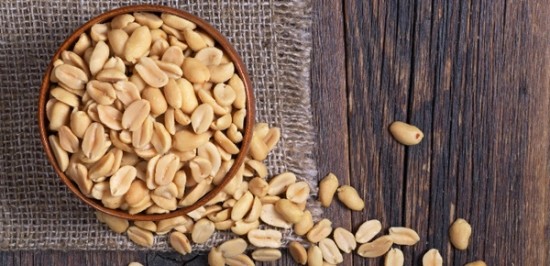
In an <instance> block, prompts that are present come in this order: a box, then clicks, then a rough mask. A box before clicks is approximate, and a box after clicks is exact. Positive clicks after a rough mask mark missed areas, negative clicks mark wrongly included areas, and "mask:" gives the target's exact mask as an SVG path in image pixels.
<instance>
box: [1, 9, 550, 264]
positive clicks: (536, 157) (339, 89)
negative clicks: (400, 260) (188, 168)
mask: <svg viewBox="0 0 550 266" xmlns="http://www.w3.org/2000/svg"><path fill="white" fill-rule="evenodd" d="M312 2H313V28H312V33H313V51H312V64H311V66H312V70H311V83H312V104H313V114H314V117H315V121H314V122H315V126H316V128H317V130H318V131H317V132H318V134H319V147H321V148H320V149H319V150H318V152H317V153H318V163H319V177H320V178H321V177H322V176H323V175H324V174H326V173H327V172H329V171H333V172H334V173H336V174H337V175H338V176H339V178H340V182H341V183H348V182H349V183H351V184H352V185H354V186H356V187H357V188H359V190H360V194H361V195H362V196H363V197H364V198H365V199H366V202H367V208H366V210H365V211H363V212H354V213H350V212H349V211H347V210H345V209H343V208H342V206H341V205H340V204H339V203H336V204H333V205H332V206H331V207H330V208H329V209H327V210H326V212H325V216H326V217H329V218H330V219H331V220H333V221H335V223H334V225H335V226H343V227H347V228H350V227H351V228H353V229H356V227H357V226H358V225H359V224H360V223H361V222H362V221H364V220H365V219H373V218H377V219H380V220H381V221H382V224H383V225H384V226H385V227H386V228H387V227H389V226H409V227H412V228H414V229H416V230H417V231H418V233H419V235H420V236H421V239H422V240H421V241H420V242H419V243H418V244H417V245H415V246H413V247H402V250H403V251H404V253H405V257H406V265H419V264H420V261H421V257H422V255H423V253H424V252H425V251H426V250H428V249H430V248H437V249H439V250H440V252H441V254H442V255H443V257H444V261H445V265H463V264H464V263H466V262H469V261H473V260H477V259H484V260H485V261H486V262H487V264H488V265H550V244H549V242H548V238H549V237H550V179H549V178H548V177H549V176H550V167H549V165H550V164H549V163H550V119H549V117H548V114H549V113H550V90H549V88H550V6H549V5H548V4H547V3H546V2H545V1H542V0H533V1H527V0H520V1H511V0H498V1H475V0H465V1H461V0H453V1H446V0H433V1H431V0H430V1H424V0H415V1H398V0H390V1H380V0H374V1H361V0H353V1H352V0H349V1H328V0H324V1H312ZM394 120H403V121H407V122H410V123H413V124H415V125H417V126H419V127H420V128H421V129H423V130H424V133H425V139H424V141H423V142H422V143H421V144H419V145H417V146H414V147H404V146H401V145H399V144H398V143H396V142H395V141H394V140H393V139H392V138H391V136H390V134H389V132H388V131H387V127H388V126H389V124H390V123H391V122H392V121H394ZM458 217H462V218H466V219H467V220H469V221H470V223H471V224H472V227H473V237H472V240H471V244H470V248H468V250H466V251H460V252H459V251H456V250H454V249H453V248H452V247H451V246H450V244H449V242H448V236H447V230H448V227H449V225H450V223H452V222H453V221H454V220H455V219H456V218H458ZM130 261H140V262H144V264H147V265H204V264H205V262H206V260H205V256H204V255H203V256H196V255H190V256H186V257H182V256H180V255H178V254H177V253H173V252H172V253H155V252H146V253H142V252H92V251H90V252H70V253H67V252H60V251H39V252H32V251H13V252H0V264H1V265H32V264H35V263H36V264H44V265H86V264H87V265H126V264H127V263H128V262H130ZM382 264H383V263H382V259H369V260H368V259H364V258H361V257H358V256H356V255H355V256H350V255H346V256H345V261H344V265H382ZM278 265H294V263H293V262H292V261H291V259H290V258H289V256H288V254H286V253H285V255H284V259H283V261H281V263H280V264H278Z"/></svg>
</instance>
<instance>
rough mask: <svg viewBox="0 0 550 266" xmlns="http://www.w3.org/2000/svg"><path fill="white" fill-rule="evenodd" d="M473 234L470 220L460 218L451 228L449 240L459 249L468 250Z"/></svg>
mask: <svg viewBox="0 0 550 266" xmlns="http://www.w3.org/2000/svg"><path fill="white" fill-rule="evenodd" d="M471 235H472V226H470V224H469V223H468V221H466V220H464V219H462V218H459V219H456V221H455V222H454V223H453V224H452V225H451V227H450V228H449V240H450V241H451V244H453V246H454V247H455V248H456V249H458V250H466V249H467V248H468V244H469V242H470V236H471Z"/></svg>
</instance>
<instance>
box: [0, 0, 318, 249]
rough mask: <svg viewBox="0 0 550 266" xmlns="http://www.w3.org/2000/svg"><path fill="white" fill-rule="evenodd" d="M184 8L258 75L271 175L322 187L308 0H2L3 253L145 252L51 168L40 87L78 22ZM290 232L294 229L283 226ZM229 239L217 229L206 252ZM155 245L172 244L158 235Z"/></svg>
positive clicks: (260, 113) (0, 166)
mask: <svg viewBox="0 0 550 266" xmlns="http://www.w3.org/2000/svg"><path fill="white" fill-rule="evenodd" d="M143 3H147V4H160V5H166V6H171V7H175V8H179V9H182V10H186V11H188V12H190V13H193V14H195V15H198V16H200V17H202V18H204V19H205V20H206V21H208V22H210V23H211V24H213V25H214V26H215V27H216V28H217V29H218V30H219V31H220V32H222V34H224V35H225V36H226V37H227V38H228V40H229V41H230V42H231V43H232V44H233V45H234V47H235V48H236V50H237V51H238V52H239V54H240V55H241V57H242V59H243V61H244V62H245V64H246V66H247V68H248V71H249V74H250V77H251V79H252V82H253V85H254V89H255V96H256V108H257V115H256V121H261V122H268V123H269V124H270V125H273V126H278V127H280V128H281V131H282V133H283V137H282V140H281V142H280V143H279V145H278V147H277V148H276V150H275V151H274V152H273V153H272V154H271V155H270V157H269V158H268V161H267V164H268V167H269V171H270V174H277V173H279V172H282V171H286V170H289V171H293V172H295V173H296V174H297V176H298V177H299V178H300V179H304V180H306V181H308V182H310V185H312V186H316V184H315V182H314V180H315V179H316V175H317V173H316V164H315V161H314V160H313V156H314V149H315V145H316V141H315V134H314V130H313V128H312V124H311V123H312V117H311V105H310V98H309V97H310V94H309V90H310V88H309V62H310V60H309V59H310V48H311V39H310V33H309V29H310V23H311V22H310V13H311V10H310V6H311V3H310V2H309V1H308V0H305V1H282V0H281V1H276V0H271V1H260V0H257V1H252V0H245V1H231V0H216V1H191V0H182V1H175V0H170V1H131V0H123V1H76V0H74V1H72V0H65V1H46V0H30V1H23V0H7V1H6V0H4V1H1V2H0V123H1V124H0V250H14V249H84V250H104V249H105V250H106V249H109V250H126V249H139V248H137V247H136V246H135V245H133V244H132V243H131V242H129V241H128V240H127V238H126V236H121V235H116V234H114V233H112V232H110V231H109V230H107V229H106V227H105V226H103V225H101V224H100V223H99V222H98V221H97V220H96V219H95V216H94V214H93V211H92V209H91V208H89V207H87V206H86V205H85V204H84V203H82V202H80V201H79V200H78V199H76V198H75V197H74V196H73V195H72V194H71V192H70V191H69V190H68V189H67V188H66V187H64V185H63V184H62V183H61V181H60V180H59V178H58V177H57V176H56V174H55V173H54V172H53V169H52V168H51V167H50V166H49V164H48V162H47V160H46V158H45V156H44V153H43V149H42V147H41V144H40V140H39V138H38V137H39V134H38V126H37V116H36V115H37V101H38V90H39V86H40V82H41V78H42V74H43V71H44V70H45V68H46V66H47V64H48V63H49V60H50V57H51V55H52V54H53V53H54V52H55V50H56V49H57V47H58V46H59V45H60V44H61V43H62V42H63V40H64V39H65V38H66V37H67V36H68V35H69V34H70V33H71V32H72V31H74V30H75V29H76V28H77V27H79V26H80V25H82V24H83V23H85V22H86V21H87V20H88V19H90V18H91V17H94V16H96V15H98V14H100V13H101V12H104V11H107V10H110V9H113V8H117V7H120V6H127V5H134V4H143ZM284 233H285V236H287V237H288V236H289V233H290V232H284ZM227 237H228V234H225V233H218V234H216V235H215V236H214V237H213V238H212V240H211V241H209V242H207V243H205V244H204V245H200V246H196V247H195V250H205V249H207V248H208V247H209V246H211V245H214V244H216V243H218V242H219V241H221V240H223V239H225V238H227ZM153 249H156V250H165V249H168V245H167V244H166V241H165V239H163V237H159V238H157V239H156V244H155V246H154V248H153Z"/></svg>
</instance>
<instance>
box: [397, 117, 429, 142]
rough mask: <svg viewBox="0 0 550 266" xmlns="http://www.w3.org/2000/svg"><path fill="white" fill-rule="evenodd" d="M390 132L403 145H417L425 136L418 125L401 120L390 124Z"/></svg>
mask: <svg viewBox="0 0 550 266" xmlns="http://www.w3.org/2000/svg"><path fill="white" fill-rule="evenodd" d="M390 133H391V134H392V136H393V138H395V140H397V141H398V142H399V143H401V144H403V145H407V146H410V145H416V144H418V143H420V142H421V141H422V139H423V138H424V133H422V131H421V130H420V129H418V128H417V127H415V126H413V125H409V124H407V123H404V122H401V121H395V122H393V123H392V124H391V125H390Z"/></svg>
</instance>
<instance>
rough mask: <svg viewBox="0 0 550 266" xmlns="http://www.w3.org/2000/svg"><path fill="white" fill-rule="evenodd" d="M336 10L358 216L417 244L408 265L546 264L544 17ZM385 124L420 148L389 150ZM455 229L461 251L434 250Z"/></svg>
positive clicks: (498, 10)
mask: <svg viewBox="0 0 550 266" xmlns="http://www.w3.org/2000/svg"><path fill="white" fill-rule="evenodd" d="M346 3H347V2H346ZM345 10H346V13H345V15H346V23H347V24H346V36H347V38H346V48H347V51H348V56H347V80H348V91H349V94H350V96H349V99H348V101H349V102H350V106H352V107H353V108H351V109H350V116H349V117H350V118H349V119H350V126H349V128H350V144H351V145H350V151H351V154H354V155H355V157H352V158H353V159H352V160H351V166H350V167H351V176H361V177H362V179H361V180H357V182H356V184H357V185H359V186H362V188H363V193H364V195H365V196H366V198H367V199H368V201H369V202H371V205H370V206H371V208H374V210H373V211H369V210H367V211H366V213H367V216H369V217H373V216H374V217H378V218H380V219H381V220H382V222H383V224H384V225H386V226H390V225H392V224H393V223H395V222H400V221H402V225H405V226H410V227H412V228H415V229H416V230H417V231H418V232H419V234H420V236H421V237H422V239H423V241H421V242H420V243H419V244H418V245H416V246H414V247H412V248H403V249H404V252H405V255H406V257H407V259H408V261H409V263H413V264H418V263H419V262H420V259H421V256H422V254H423V253H424V252H425V251H426V250H428V249H429V248H438V249H439V250H440V252H441V254H442V255H443V257H444V260H445V262H446V263H445V264H447V265H463V264H464V263H466V262H468V261H472V260H475V259H485V260H486V261H487V262H488V264H489V265H547V264H548V259H549V258H548V254H549V252H550V246H549V245H548V243H547V242H544V239H545V237H548V234H549V227H548V226H549V213H550V212H549V207H550V203H549V202H548V200H547V199H548V193H549V185H548V178H547V177H548V174H549V173H548V167H547V164H548V147H549V140H548V129H547V128H548V125H547V124H548V118H547V113H548V112H547V110H548V105H549V102H548V98H549V97H548V84H549V82H548V79H549V75H548V63H549V60H548V52H549V47H548V44H549V43H550V39H549V38H548V26H549V25H550V24H549V22H550V21H549V20H548V10H549V8H548V6H547V5H543V4H542V3H537V1H534V2H533V1H530V2H527V1H495V2H491V3H489V2H483V1H443V0H442V1H438V0H434V1H416V2H414V3H412V4H411V5H408V2H406V1H399V2H396V1H353V2H351V3H349V5H347V6H346V9H345ZM411 12H412V13H411ZM411 14H412V15H411ZM411 19H412V20H411ZM409 25H412V27H408V26H409ZM535 57H536V58H535ZM407 58H409V60H407ZM399 59H404V60H403V61H399ZM407 70H409V73H407ZM403 84H404V86H403ZM404 98H405V99H407V100H405V101H404V100H403V99H404ZM392 120H406V121H408V122H410V123H412V124H415V125H418V126H419V127H420V128H422V129H423V130H424V131H425V135H426V137H425V141H423V142H422V143H421V144H420V145H418V146H415V147H409V148H405V147H400V146H399V145H397V144H396V143H395V142H394V141H392V140H391V139H390V138H389V134H388V133H387V131H386V130H385V129H386V128H387V126H388V125H389V123H390V122H391V121H392ZM400 173H403V174H400ZM400 193H401V194H400ZM394 195H397V196H394ZM399 199H402V200H403V201H402V204H399ZM544 199H546V201H544ZM541 200H542V201H541ZM363 215H364V214H363ZM363 215H361V214H356V215H354V222H356V221H358V220H359V221H360V220H361V219H362V218H364V216H363ZM527 216H528V217H529V218H527ZM458 217H463V218H466V219H468V220H469V221H470V222H471V224H472V226H473V228H474V229H473V230H474V237H473V240H472V243H471V248H469V249H468V250H467V251H465V252H458V251H456V250H454V249H452V248H451V247H450V245H449V243H448V236H447V230H448V227H449V224H450V223H452V221H454V220H455V219H456V218H458ZM520 230H521V231H520ZM520 232H521V233H520ZM536 254H539V255H536ZM373 261H374V260H371V261H370V262H368V261H365V260H359V259H358V258H357V257H356V258H355V259H354V262H356V263H355V265H360V264H365V265H367V264H368V265H374V264H377V265H378V264H379V263H380V261H378V262H376V263H373Z"/></svg>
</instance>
